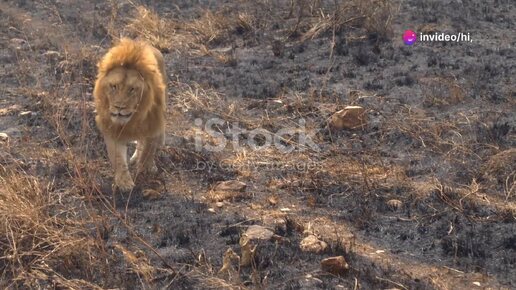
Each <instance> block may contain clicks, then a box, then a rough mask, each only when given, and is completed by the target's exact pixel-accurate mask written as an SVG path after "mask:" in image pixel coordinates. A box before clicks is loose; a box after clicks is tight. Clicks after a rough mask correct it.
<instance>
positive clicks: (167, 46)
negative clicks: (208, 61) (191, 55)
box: [126, 6, 189, 51]
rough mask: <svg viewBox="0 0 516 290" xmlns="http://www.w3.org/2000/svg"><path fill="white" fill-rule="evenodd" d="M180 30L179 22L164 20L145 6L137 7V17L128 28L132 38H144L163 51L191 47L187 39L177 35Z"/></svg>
mask: <svg viewBox="0 0 516 290" xmlns="http://www.w3.org/2000/svg"><path fill="white" fill-rule="evenodd" d="M178 28H179V23H178V22H176V21H174V20H170V19H167V20H165V19H162V18H160V17H159V16H158V15H157V14H156V13H155V12H153V11H151V10H149V9H148V8H146V7H144V6H138V7H136V13H135V16H134V18H133V19H131V20H130V21H129V24H128V25H127V27H126V29H127V30H128V31H129V32H130V34H131V35H132V36H139V37H141V38H144V39H145V40H147V41H148V42H150V43H151V44H152V45H153V46H155V47H156V48H158V49H159V50H161V51H168V50H171V49H178V50H181V49H183V48H188V47H189V45H188V42H187V39H186V38H185V37H183V36H182V35H180V34H177V33H176V30H177V29H178Z"/></svg>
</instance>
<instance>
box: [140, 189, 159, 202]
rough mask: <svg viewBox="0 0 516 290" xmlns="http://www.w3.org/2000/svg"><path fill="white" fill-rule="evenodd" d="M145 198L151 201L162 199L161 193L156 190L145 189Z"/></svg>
mask: <svg viewBox="0 0 516 290" xmlns="http://www.w3.org/2000/svg"><path fill="white" fill-rule="evenodd" d="M143 197H144V198H146V199H149V200H155V199H158V198H160V197H161V193H159V192H158V191H156V190H154V189H145V190H144V191H143Z"/></svg>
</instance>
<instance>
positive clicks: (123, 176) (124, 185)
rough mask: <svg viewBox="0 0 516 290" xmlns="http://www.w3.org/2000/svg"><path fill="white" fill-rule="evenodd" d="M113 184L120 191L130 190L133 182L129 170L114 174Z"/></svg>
mask: <svg viewBox="0 0 516 290" xmlns="http://www.w3.org/2000/svg"><path fill="white" fill-rule="evenodd" d="M115 185H116V187H118V188H119V189H120V190H121V191H131V190H132V189H133V188H134V182H133V179H132V178H131V175H130V174H129V171H124V172H122V173H117V174H115Z"/></svg>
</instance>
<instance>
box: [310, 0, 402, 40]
mask: <svg viewBox="0 0 516 290" xmlns="http://www.w3.org/2000/svg"><path fill="white" fill-rule="evenodd" d="M330 2H331V1H330ZM323 7H325V8H319V9H318V13H317V14H316V15H315V17H312V18H311V19H310V21H309V22H312V23H311V24H308V27H309V28H308V30H307V31H306V32H305V33H304V34H303V37H302V39H304V40H307V39H314V38H316V37H318V36H320V35H323V34H326V33H329V32H333V33H334V34H335V33H338V32H340V31H341V30H343V29H345V28H349V27H362V28H364V30H365V31H366V32H367V33H369V34H376V35H377V36H378V37H380V38H384V39H387V38H389V37H390V36H391V33H392V29H391V24H392V19H393V17H394V16H395V14H396V13H397V11H396V6H395V5H394V4H393V3H392V1H386V0H367V1H334V2H333V3H332V4H326V5H325V6H323ZM355 37H358V38H360V37H361V36H360V35H356V36H355Z"/></svg>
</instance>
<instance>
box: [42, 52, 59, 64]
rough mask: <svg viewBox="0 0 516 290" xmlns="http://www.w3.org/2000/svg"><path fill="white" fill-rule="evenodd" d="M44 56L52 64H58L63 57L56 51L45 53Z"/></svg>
mask: <svg viewBox="0 0 516 290" xmlns="http://www.w3.org/2000/svg"><path fill="white" fill-rule="evenodd" d="M43 56H44V57H45V58H46V59H47V60H48V61H51V62H56V61H58V60H59V58H60V57H61V54H60V53H59V52H58V51H55V50H49V51H46V52H45V53H43Z"/></svg>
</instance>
